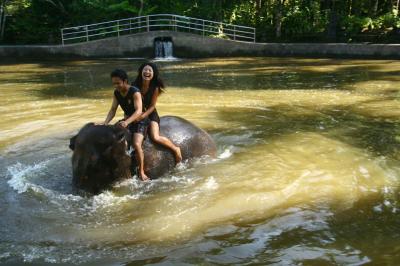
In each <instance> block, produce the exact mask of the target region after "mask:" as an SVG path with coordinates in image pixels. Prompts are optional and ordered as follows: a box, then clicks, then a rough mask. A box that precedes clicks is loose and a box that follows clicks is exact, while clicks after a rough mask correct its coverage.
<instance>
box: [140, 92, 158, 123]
mask: <svg viewBox="0 0 400 266" xmlns="http://www.w3.org/2000/svg"><path fill="white" fill-rule="evenodd" d="M135 88H136V87H135ZM156 90H158V88H154V87H153V88H149V90H148V91H147V92H146V94H145V95H142V101H143V112H146V110H147V109H149V107H150V105H151V99H152V98H153V95H154V93H155V91H156ZM149 119H150V121H154V122H157V123H158V124H160V117H159V116H158V113H157V109H156V108H154V111H153V112H151V114H149Z"/></svg>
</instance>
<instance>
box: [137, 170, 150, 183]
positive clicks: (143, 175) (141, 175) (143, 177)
mask: <svg viewBox="0 0 400 266" xmlns="http://www.w3.org/2000/svg"><path fill="white" fill-rule="evenodd" d="M139 178H140V179H142V181H149V180H150V178H149V177H148V176H147V175H146V174H145V173H144V172H143V173H141V174H140V175H139Z"/></svg>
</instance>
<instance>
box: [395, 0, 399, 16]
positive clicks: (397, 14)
mask: <svg viewBox="0 0 400 266" xmlns="http://www.w3.org/2000/svg"><path fill="white" fill-rule="evenodd" d="M399 7H400V0H397V2H396V11H397V12H396V16H397V17H398V16H399Z"/></svg>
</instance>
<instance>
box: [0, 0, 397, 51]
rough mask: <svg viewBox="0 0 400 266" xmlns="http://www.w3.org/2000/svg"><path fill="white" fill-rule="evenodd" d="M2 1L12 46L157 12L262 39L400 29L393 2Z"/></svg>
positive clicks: (344, 35)
mask: <svg viewBox="0 0 400 266" xmlns="http://www.w3.org/2000/svg"><path fill="white" fill-rule="evenodd" d="M1 3H6V6H5V7H6V13H7V15H8V16H7V21H6V24H5V25H6V26H5V39H4V41H3V43H8V44H33V43H60V29H61V28H63V27H69V26H76V25H84V24H88V23H96V22H101V21H107V20H114V19H121V18H127V17H134V16H138V15H139V14H141V15H148V14H153V13H170V14H177V15H186V16H191V17H197V18H203V19H210V20H216V21H222V22H226V23H233V24H239V25H247V26H253V27H255V28H256V31H257V40H258V41H260V42H265V41H296V40H303V41H316V37H315V36H319V38H320V39H318V41H324V38H326V39H327V40H328V37H327V36H328V33H332V31H333V32H334V33H335V34H334V35H333V36H335V38H336V40H338V41H343V40H350V39H353V37H354V36H359V35H363V34H364V35H371V34H377V35H380V36H381V35H382V33H384V34H386V33H388V34H389V32H393V34H397V33H396V32H397V28H399V27H400V20H399V17H398V16H397V13H398V11H397V7H396V6H394V5H395V3H396V1H393V0H368V1H367V0H366V1H361V0H357V1H355V0H0V4H1ZM376 3H378V4H377V5H376ZM393 34H392V35H393ZM277 36H281V37H279V38H278V37H277ZM219 37H224V36H222V35H221V36H219ZM225 37H226V36H225ZM329 41H332V39H329Z"/></svg>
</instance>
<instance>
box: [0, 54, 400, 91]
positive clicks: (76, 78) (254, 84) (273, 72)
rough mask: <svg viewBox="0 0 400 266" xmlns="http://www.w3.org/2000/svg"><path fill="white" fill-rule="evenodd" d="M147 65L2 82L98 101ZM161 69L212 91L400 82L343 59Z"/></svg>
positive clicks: (47, 69)
mask: <svg viewBox="0 0 400 266" xmlns="http://www.w3.org/2000/svg"><path fill="white" fill-rule="evenodd" d="M142 62H143V61H142V60H135V61H129V60H121V59H103V60H86V61H44V62H40V63H35V62H28V63H30V64H33V66H34V67H33V69H31V70H29V71H26V70H25V71H22V72H21V70H20V69H18V64H16V65H15V66H14V68H12V67H9V68H7V70H6V71H5V72H4V71H2V75H3V76H4V75H5V77H4V78H2V77H1V76H0V81H6V82H10V81H12V82H13V83H16V84H18V83H26V82H34V83H38V84H44V85H45V88H43V89H38V90H36V91H34V92H33V93H34V94H35V95H38V96H40V97H43V98H49V97H80V98H92V97H96V96H94V95H93V92H98V91H107V90H109V89H111V87H112V86H111V83H110V78H109V73H110V72H111V71H112V70H113V69H115V68H123V69H125V70H127V71H128V73H129V74H130V77H131V80H133V79H134V76H135V75H136V71H137V68H138V66H139V65H140V64H141V63H142ZM157 64H158V65H159V67H160V69H161V74H162V76H163V78H164V80H165V81H166V83H167V86H171V87H178V88H186V87H193V88H200V89H207V90H239V89H240V90H248V89H251V90H261V89H262V90H265V89H271V90H282V89H284V90H298V89H301V90H308V89H331V90H354V85H355V84H357V83H358V82H366V81H382V80H383V81H399V80H400V78H399V77H400V75H399V74H400V71H386V69H385V67H387V64H390V61H382V62H380V61H377V62H374V63H373V64H371V63H370V62H369V61H350V62H348V61H345V60H340V59H313V60H310V59H299V58H284V59H282V58H251V59H250V58H247V59H246V58H238V59H227V60H224V61H221V60H215V59H208V60H194V61H186V60H183V61H178V62H174V63H170V62H158V63H157ZM2 65H6V63H5V64H2ZM9 66H13V65H12V64H10V65H9ZM10 69H11V70H10ZM13 69H15V70H13ZM391 92H393V93H394V92H397V89H396V90H393V89H392V90H391Z"/></svg>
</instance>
